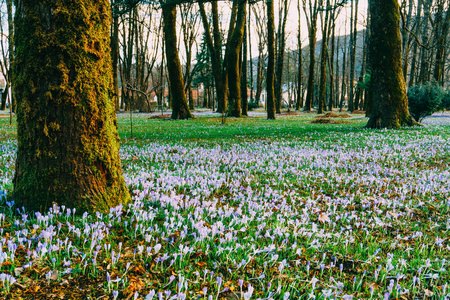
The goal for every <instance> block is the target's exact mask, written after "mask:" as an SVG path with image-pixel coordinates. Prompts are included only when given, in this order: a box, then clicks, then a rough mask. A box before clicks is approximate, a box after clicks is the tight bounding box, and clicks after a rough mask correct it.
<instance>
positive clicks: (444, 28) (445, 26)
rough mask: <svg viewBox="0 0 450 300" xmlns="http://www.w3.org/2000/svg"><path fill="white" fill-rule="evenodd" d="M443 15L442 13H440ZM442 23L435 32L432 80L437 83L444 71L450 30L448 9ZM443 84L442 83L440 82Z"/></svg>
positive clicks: (449, 9)
mask: <svg viewBox="0 0 450 300" xmlns="http://www.w3.org/2000/svg"><path fill="white" fill-rule="evenodd" d="M443 6H444V4H443V3H442V10H443ZM440 13H441V14H442V13H443V12H442V11H441V12H440ZM442 19H443V22H442V24H441V28H440V30H439V32H436V46H437V51H436V57H435V63H434V74H433V77H434V80H435V81H436V82H437V83H439V82H440V81H441V77H442V74H443V69H444V52H445V45H446V40H447V35H448V32H449V28H450V8H447V12H446V14H445V18H442ZM442 82H443V81H442Z"/></svg>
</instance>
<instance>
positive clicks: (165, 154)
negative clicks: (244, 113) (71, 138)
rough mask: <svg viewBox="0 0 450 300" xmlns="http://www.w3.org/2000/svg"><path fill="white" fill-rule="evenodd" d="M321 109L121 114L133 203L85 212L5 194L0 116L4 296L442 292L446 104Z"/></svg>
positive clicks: (10, 157) (8, 175)
mask: <svg viewBox="0 0 450 300" xmlns="http://www.w3.org/2000/svg"><path fill="white" fill-rule="evenodd" d="M315 117H316V115H315V114H298V115H286V116H280V117H278V118H277V120H275V121H269V120H265V119H264V116H262V115H257V116H253V117H247V118H243V119H239V120H238V119H233V118H228V119H227V120H226V124H225V125H222V124H221V120H220V116H217V115H201V116H197V117H196V119H195V120H187V121H169V120H159V119H149V118H148V115H135V116H134V119H133V138H131V131H130V128H131V127H130V120H129V116H128V115H125V114H119V115H118V120H119V132H120V136H121V142H122V146H121V158H122V164H123V171H124V176H125V180H126V182H127V185H128V186H129V189H130V191H131V193H132V195H133V201H132V203H131V204H130V205H127V206H119V207H116V208H112V209H111V210H110V213H108V214H101V213H97V214H92V215H91V214H87V213H80V212H78V211H76V210H74V209H70V208H66V207H58V206H56V205H55V206H54V207H53V208H52V209H51V210H50V211H49V212H47V213H44V214H40V213H30V212H27V211H24V210H23V209H22V208H19V207H16V206H15V205H14V203H13V201H11V198H8V197H7V196H6V195H7V194H8V195H9V194H10V193H11V191H12V188H13V187H12V178H13V173H14V159H15V151H16V148H17V142H16V140H15V137H16V132H15V130H16V129H15V127H14V126H9V125H7V124H8V120H7V119H5V118H3V119H2V118H0V198H2V200H1V201H0V204H1V205H0V233H1V240H0V266H1V269H0V281H1V282H0V289H1V290H0V298H6V299H208V300H210V299H212V300H214V299H267V300H269V299H283V300H287V299H347V300H348V299H448V298H450V286H449V283H450V272H449V271H448V269H449V268H450V265H449V261H450V239H449V237H450V170H449V166H450V118H449V117H448V115H443V116H441V117H431V118H427V119H426V120H425V122H424V126H422V127H415V128H408V129H401V130H368V129H364V128H363V127H364V125H365V123H366V122H367V120H366V119H364V118H363V117H362V115H352V118H333V120H334V121H337V122H334V123H337V124H331V123H328V124H320V123H318V124H316V123H311V121H314V120H316V118H315ZM323 123H325V122H323ZM332 123H333V122H332ZM37 200H38V199H37Z"/></svg>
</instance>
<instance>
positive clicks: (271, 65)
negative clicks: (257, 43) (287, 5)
mask: <svg viewBox="0 0 450 300" xmlns="http://www.w3.org/2000/svg"><path fill="white" fill-rule="evenodd" d="M273 11H274V8H273V0H267V52H268V54H269V59H268V61H267V75H266V90H267V119H269V120H275V90H274V71H275V70H274V69H275V42H274V38H275V20H274V19H275V17H274V12H273Z"/></svg>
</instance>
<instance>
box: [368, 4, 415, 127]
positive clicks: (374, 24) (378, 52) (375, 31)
mask: <svg viewBox="0 0 450 300" xmlns="http://www.w3.org/2000/svg"><path fill="white" fill-rule="evenodd" d="M369 8H370V16H371V19H370V31H371V34H370V42H369V47H370V60H371V64H370V65H371V67H372V75H371V84H372V90H371V92H372V97H373V98H372V105H373V107H372V112H371V114H370V119H369V121H368V123H367V125H366V127H368V128H398V127H401V126H404V125H407V126H412V125H415V124H416V122H415V121H414V120H413V118H412V117H411V115H410V114H409V110H408V99H407V97H406V84H405V81H404V77H403V72H402V56H401V37H400V28H399V21H400V14H399V6H398V2H397V0H370V1H369Z"/></svg>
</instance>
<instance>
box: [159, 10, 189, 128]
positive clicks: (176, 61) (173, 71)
mask: <svg viewBox="0 0 450 300" xmlns="http://www.w3.org/2000/svg"><path fill="white" fill-rule="evenodd" d="M162 12H163V18H164V37H165V43H166V47H165V48H166V60H167V71H168V74H169V88H170V95H171V97H172V119H174V120H178V119H190V118H192V114H191V112H190V110H189V106H188V103H187V98H186V92H185V90H184V81H183V73H182V71H181V63H180V58H179V56H178V45H177V32H176V21H177V6H176V5H175V4H164V5H162Z"/></svg>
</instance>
